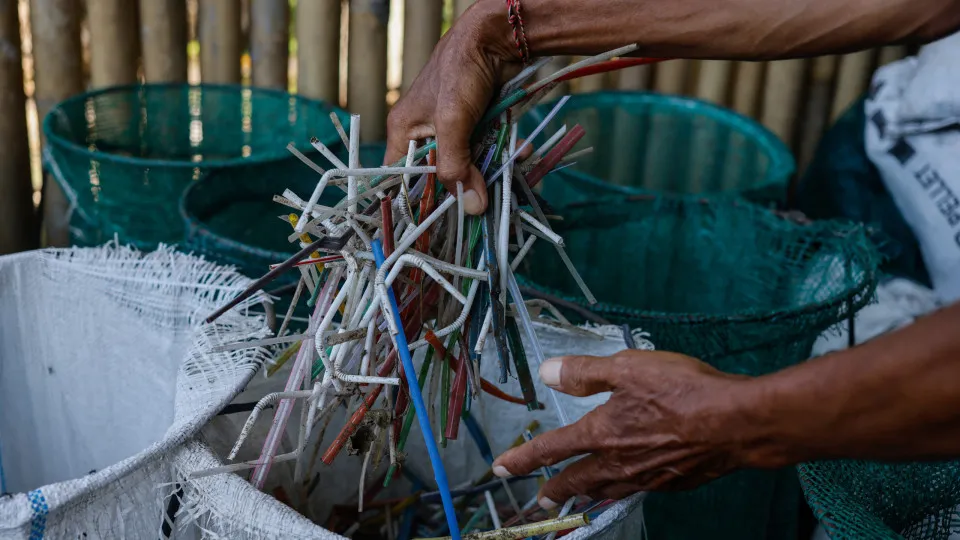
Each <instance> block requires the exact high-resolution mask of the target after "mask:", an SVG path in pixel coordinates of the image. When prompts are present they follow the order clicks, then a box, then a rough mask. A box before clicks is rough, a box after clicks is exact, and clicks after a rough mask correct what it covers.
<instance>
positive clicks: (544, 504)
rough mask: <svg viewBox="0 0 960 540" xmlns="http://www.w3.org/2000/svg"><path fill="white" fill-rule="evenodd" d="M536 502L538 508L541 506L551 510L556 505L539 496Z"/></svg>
mask: <svg viewBox="0 0 960 540" xmlns="http://www.w3.org/2000/svg"><path fill="white" fill-rule="evenodd" d="M537 503H539V504H540V508H543V509H544V510H553V509H554V508H556V507H557V503H555V502H553V501H551V500H550V499H548V498H546V497H540V500H539V501H537Z"/></svg>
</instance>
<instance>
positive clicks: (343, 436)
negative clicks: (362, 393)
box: [320, 349, 397, 465]
mask: <svg viewBox="0 0 960 540" xmlns="http://www.w3.org/2000/svg"><path fill="white" fill-rule="evenodd" d="M396 362H397V351H396V349H394V350H392V351H390V354H388V355H387V359H386V360H385V361H384V362H383V365H381V366H380V369H379V370H378V371H377V375H378V376H380V377H386V376H387V375H389V374H390V372H391V371H393V365H394V364H395V363H396ZM382 391H383V385H382V384H381V385H378V386H377V387H376V388H374V389H373V390H371V391H370V393H369V394H367V397H366V399H364V400H363V403H361V404H360V407H358V408H357V410H356V411H354V413H353V416H351V417H350V421H349V422H347V423H346V424H345V425H344V426H343V428H342V429H341V430H340V433H339V434H337V438H336V439H334V440H333V442H332V443H330V447H329V448H327V451H326V452H324V454H323V457H322V458H320V459H321V460H322V461H323V462H324V463H325V464H327V465H330V464H331V463H333V460H334V459H336V458H337V455H338V454H340V451H341V450H343V447H344V445H346V444H347V440H348V439H349V438H350V437H352V436H353V434H354V433H355V432H356V431H357V427H359V426H360V422H363V418H364V417H365V416H366V415H367V412H368V411H369V410H370V408H371V407H373V404H374V403H376V402H377V398H379V397H380V392H382Z"/></svg>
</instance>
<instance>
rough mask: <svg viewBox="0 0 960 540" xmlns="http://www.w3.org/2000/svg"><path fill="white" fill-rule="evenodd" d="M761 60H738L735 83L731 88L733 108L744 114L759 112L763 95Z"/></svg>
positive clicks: (752, 114)
mask: <svg viewBox="0 0 960 540" xmlns="http://www.w3.org/2000/svg"><path fill="white" fill-rule="evenodd" d="M765 70H766V64H764V63H763V62H738V63H737V75H736V77H737V78H736V84H735V85H734V89H733V109H734V110H735V111H737V112H738V113H740V114H742V115H744V116H751V117H756V116H757V115H759V114H760V98H761V97H762V95H763V74H764V71H765Z"/></svg>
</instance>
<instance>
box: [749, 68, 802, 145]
mask: <svg viewBox="0 0 960 540" xmlns="http://www.w3.org/2000/svg"><path fill="white" fill-rule="evenodd" d="M805 69H806V61H805V60H783V61H780V62H770V63H769V64H768V65H767V82H766V86H765V87H764V90H763V112H762V114H761V115H760V120H761V122H763V124H764V125H765V126H767V127H768V128H769V129H770V131H772V132H774V133H775V134H776V135H777V136H778V137H780V139H781V140H783V141H784V142H785V143H786V144H787V146H792V143H793V138H794V137H793V134H794V133H795V132H796V125H797V124H796V122H797V112H798V111H797V109H798V107H799V105H800V91H801V84H802V82H803V74H804V70H805Z"/></svg>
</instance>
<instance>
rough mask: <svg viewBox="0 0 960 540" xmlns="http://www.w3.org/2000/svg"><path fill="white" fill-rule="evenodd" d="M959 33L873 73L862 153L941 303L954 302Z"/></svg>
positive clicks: (959, 200) (958, 234)
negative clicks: (917, 250) (909, 236)
mask: <svg viewBox="0 0 960 540" xmlns="http://www.w3.org/2000/svg"><path fill="white" fill-rule="evenodd" d="M958 66H960V34H955V35H953V36H950V37H948V38H945V39H943V40H941V41H940V42H937V43H934V44H931V45H928V46H926V47H924V48H923V49H922V51H921V53H920V55H919V56H918V57H915V58H907V59H904V60H902V61H900V62H895V63H893V64H889V65H887V66H885V67H883V68H881V69H879V70H878V71H877V73H876V75H875V76H874V79H873V84H872V87H871V95H870V97H869V99H868V100H867V102H866V117H867V125H866V128H865V129H866V139H865V140H866V150H867V154H868V155H869V156H870V159H871V161H873V163H874V164H875V165H876V166H877V168H878V169H879V170H880V174H881V176H882V178H883V181H884V184H885V185H886V187H887V190H889V192H890V194H891V195H892V197H893V199H894V202H895V203H896V205H897V208H899V210H900V212H901V214H903V217H904V220H905V221H906V222H907V224H908V225H910V228H911V229H912V230H913V233H914V235H915V236H916V237H917V240H918V242H919V244H920V251H921V253H922V254H923V259H924V262H925V264H926V267H927V271H928V272H929V274H930V279H931V281H932V282H933V288H934V290H935V291H936V293H937V295H938V296H939V298H940V299H941V300H942V301H943V302H947V303H950V302H954V301H956V300H960V68H958Z"/></svg>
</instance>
